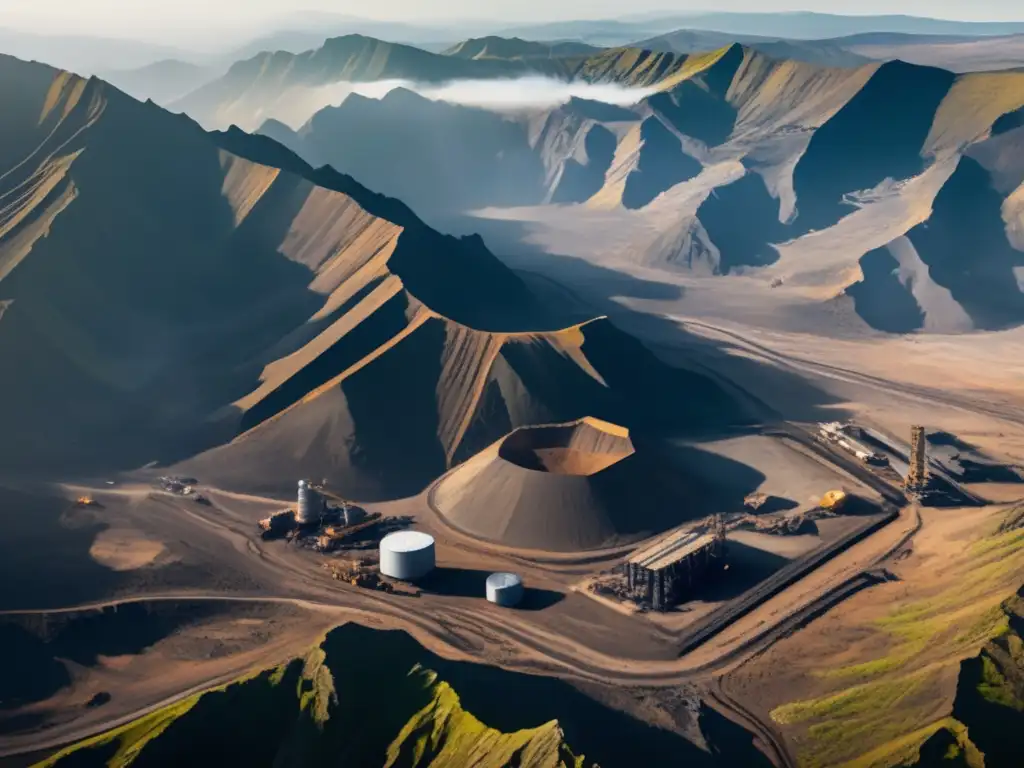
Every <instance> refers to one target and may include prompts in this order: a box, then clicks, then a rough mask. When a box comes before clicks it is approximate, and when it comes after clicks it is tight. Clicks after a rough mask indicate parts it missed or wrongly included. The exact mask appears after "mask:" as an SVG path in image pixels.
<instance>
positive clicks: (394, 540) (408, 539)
mask: <svg viewBox="0 0 1024 768" xmlns="http://www.w3.org/2000/svg"><path fill="white" fill-rule="evenodd" d="M432 570H434V537H433V536H431V535H430V534H428V533H423V532H422V531H396V532H394V533H389V534H388V535H387V536H385V537H384V538H383V539H381V540H380V572H381V575H383V576H390V577H391V578H392V579H398V580H400V581H416V580H417V579H422V578H423V577H424V576H426V575H427V574H428V573H430V572H431V571H432Z"/></svg>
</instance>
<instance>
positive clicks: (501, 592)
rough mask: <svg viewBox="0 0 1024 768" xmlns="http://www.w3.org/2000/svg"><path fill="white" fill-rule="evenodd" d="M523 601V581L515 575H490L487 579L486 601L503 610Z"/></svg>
mask: <svg viewBox="0 0 1024 768" xmlns="http://www.w3.org/2000/svg"><path fill="white" fill-rule="evenodd" d="M522 599H523V580H522V578H520V577H519V575H518V574H515V573H492V574H491V575H490V576H488V577H487V601H488V602H490V603H494V604H495V605H500V606H503V607H505V608H513V607H515V606H517V605H519V602H520V601H521V600H522Z"/></svg>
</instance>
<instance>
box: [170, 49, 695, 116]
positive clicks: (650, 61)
mask: <svg viewBox="0 0 1024 768" xmlns="http://www.w3.org/2000/svg"><path fill="white" fill-rule="evenodd" d="M471 50H472V47H471V48H470V49H467V51H466V52H467V53H469V52H470V51H471ZM702 62H703V59H702V58H701V57H699V56H698V57H689V56H685V55H680V54H673V53H664V52H662V53H658V52H651V51H644V50H640V49H637V48H617V49H610V50H601V51H598V52H597V53H593V54H589V55H571V56H551V57H534V56H525V57H513V58H499V57H493V56H474V57H463V56H461V55H441V54H434V53H429V52H427V51H424V50H421V49H419V48H413V47H411V46H405V45H397V44H394V43H386V42H383V41H381V40H375V39H373V38H367V37H361V36H358V35H349V36H347V37H342V38H335V39H332V40H328V41H327V42H326V43H325V44H324V46H323V47H322V48H320V49H318V50H316V51H309V52H307V53H304V54H299V55H294V54H288V53H284V52H278V53H272V54H271V53H265V54H260V55H259V56H257V57H255V58H253V59H250V60H248V61H243V62H238V63H237V64H235V65H234V66H232V67H231V69H230V70H229V71H228V73H227V74H226V75H224V76H223V77H222V78H219V79H218V80H215V81H214V82H212V83H209V84H207V85H205V86H203V87H202V88H199V89H198V90H196V91H195V92H193V93H191V94H189V95H188V96H186V97H185V98H183V99H181V100H179V101H177V102H175V103H173V104H172V105H170V108H171V109H172V110H174V111H182V112H185V113H187V114H188V115H190V116H191V117H193V118H194V119H196V120H197V121H199V122H200V123H201V124H202V125H204V126H205V127H208V128H224V127H227V126H228V125H231V124H235V125H238V126H239V127H241V128H243V129H248V130H256V129H257V128H258V127H259V126H260V125H261V124H262V123H263V122H264V121H265V120H267V119H276V120H279V121H284V122H291V123H292V124H296V123H295V121H294V120H293V119H292V118H294V116H295V115H296V114H298V115H300V116H301V119H299V120H298V121H297V124H301V123H302V122H304V121H305V120H306V119H308V118H309V117H310V116H312V114H313V113H314V112H316V110H317V109H319V108H321V107H323V106H324V105H327V104H337V103H338V102H340V101H341V100H342V98H344V96H345V95H346V93H347V90H346V89H347V88H348V85H347V84H351V83H372V82H382V81H383V82H391V83H392V84H394V83H395V82H403V83H427V84H429V83H434V84H438V83H444V82H449V81H453V80H487V79H495V78H505V79H507V78H514V77H519V76H525V75H535V76H543V77H550V78H555V79H558V80H576V81H581V82H586V83H611V84H616V85H622V86H634V87H648V86H659V87H661V86H662V85H668V84H671V83H672V82H675V81H676V80H678V79H680V78H682V77H685V76H686V73H687V72H688V71H689V69H691V68H694V67H696V68H698V69H699V68H700V67H702V66H703V63H702Z"/></svg>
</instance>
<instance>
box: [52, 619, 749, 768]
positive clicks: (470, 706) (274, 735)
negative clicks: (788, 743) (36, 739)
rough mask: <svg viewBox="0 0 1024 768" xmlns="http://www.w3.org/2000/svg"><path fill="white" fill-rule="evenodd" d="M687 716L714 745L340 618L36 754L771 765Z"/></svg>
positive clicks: (102, 761) (725, 728) (62, 760)
mask: <svg viewBox="0 0 1024 768" xmlns="http://www.w3.org/2000/svg"><path fill="white" fill-rule="evenodd" d="M692 717H693V719H694V720H695V721H696V730H697V733H698V736H700V737H701V738H702V739H703V740H705V741H706V742H708V743H709V744H711V745H712V746H713V751H712V752H709V751H705V750H704V749H702V748H700V747H698V746H696V745H694V744H693V743H691V742H690V741H687V740H686V739H685V738H683V737H682V736H680V735H678V734H677V733H674V732H671V731H668V730H664V729H662V728H659V727H655V726H652V725H647V724H646V723H643V722H641V721H640V720H636V719H634V718H632V717H630V716H629V715H626V714H623V713H621V712H618V711H616V710H613V709H610V708H608V707H606V706H604V705H602V704H599V703H598V702H596V701H595V700H593V699H591V698H588V697H587V696H585V695H584V694H582V693H580V692H579V691H577V690H576V689H575V688H573V687H572V686H570V685H568V684H566V683H564V682H562V681H559V680H555V679H553V678H542V677H536V676H533V675H522V674H514V673H510V672H504V671H502V670H500V669H497V668H492V667H483V666H480V665H477V664H466V663H462V662H450V661H447V660H445V659H442V658H440V657H438V656H435V655H434V654H432V653H430V652H428V651H426V650H424V649H423V648H422V647H421V646H419V645H418V644H417V643H416V642H415V641H414V640H413V639H412V638H410V637H409V636H408V635H406V634H405V633H402V632H395V631H380V630H371V629H365V628H363V627H360V626H357V625H353V624H347V625H344V626H342V627H339V628H337V629H335V630H332V631H331V632H330V633H329V634H328V635H327V637H326V638H325V639H324V640H323V642H322V643H321V644H320V645H319V646H317V647H315V648H313V649H311V650H310V652H309V653H308V654H307V655H306V657H305V658H303V659H296V660H293V661H291V662H290V663H287V664H284V665H282V666H280V667H278V668H277V669H273V670H266V671H263V672H260V673H258V674H254V675H252V676H250V677H248V678H245V679H243V680H239V681H238V682H235V683H232V684H230V685H228V686H225V687H223V688H220V689H216V690H213V691H209V692H206V693H201V694H198V695H194V696H191V697H189V698H186V699H184V700H182V701H181V702H179V703H177V704H173V705H171V706H169V707H166V708H164V709H160V710H157V711H156V712H154V713H152V714H150V715H147V716H146V717H144V718H142V719H140V720H137V721H133V722H131V723H128V724H126V725H125V726H123V727H121V728H118V729H115V730H113V731H110V732H108V733H106V734H102V735H100V736H98V737H96V738H94V739H90V740H87V741H84V742H81V743H79V744H75V745H72V746H70V747H68V748H66V749H64V750H62V751H61V752H59V753H57V754H56V755H55V756H53V757H52V758H50V759H49V760H47V761H45V762H44V763H41V764H40V765H41V766H46V767H47V768H49V767H50V766H53V767H55V768H65V766H80V767H85V768H91V767H93V766H95V767H96V768H99V766H102V765H107V764H108V761H110V760H111V759H114V760H115V761H116V762H115V763H110V764H116V765H118V766H132V768H144V767H145V766H163V765H184V764H189V763H196V762H197V761H199V762H200V763H201V764H204V765H206V764H216V763H221V762H229V763H237V764H243V765H269V764H275V763H282V762H287V764H289V765H295V766H310V767H314V766H327V765H339V764H341V765H353V766H354V765H381V766H410V767H415V768H427V767H428V766H432V767H433V768H442V767H443V766H464V765H475V766H507V765H519V766H524V767H526V766H531V767H532V766H538V767H540V766H543V767H544V768H583V766H593V765H601V766H604V767H605V768H616V767H617V766H630V765H633V764H634V761H635V755H636V745H637V744H638V743H642V744H643V745H644V754H645V755H646V756H647V757H648V759H651V760H655V761H659V762H671V761H675V760H678V759H680V758H682V759H685V760H686V762H687V764H688V765H694V766H698V768H713V767H714V766H731V765H740V764H742V765H749V766H766V765H768V762H767V760H766V759H765V758H764V756H763V755H762V754H761V753H760V752H759V751H758V750H757V749H756V748H755V747H754V745H753V742H752V739H751V737H750V735H749V734H746V733H745V732H743V731H742V730H741V729H740V728H739V727H738V726H736V725H734V724H733V723H731V721H728V720H725V719H724V718H722V717H721V716H719V715H717V713H715V712H713V711H711V710H709V709H707V708H706V707H704V706H701V705H698V707H697V710H696V712H695V713H693V715H692ZM580 753H582V754H580Z"/></svg>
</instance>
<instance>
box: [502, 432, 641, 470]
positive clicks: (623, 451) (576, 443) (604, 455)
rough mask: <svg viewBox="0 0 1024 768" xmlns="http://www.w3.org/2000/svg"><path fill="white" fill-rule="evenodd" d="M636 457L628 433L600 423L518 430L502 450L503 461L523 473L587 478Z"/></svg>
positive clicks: (505, 441) (503, 445)
mask: <svg viewBox="0 0 1024 768" xmlns="http://www.w3.org/2000/svg"><path fill="white" fill-rule="evenodd" d="M633 453H634V450H633V443H632V441H631V440H630V439H629V433H628V432H627V431H626V430H625V429H623V428H621V427H617V426H615V425H613V424H607V423H605V422H600V421H597V420H596V419H584V420H583V421H580V422H577V423H575V424H559V425H554V426H542V427H526V428H523V429H518V430H516V431H515V432H513V433H512V434H510V435H509V436H508V437H506V438H505V439H504V440H503V441H502V442H501V445H500V447H499V449H498V455H499V456H500V457H501V458H502V459H504V460H505V461H507V462H509V463H510V464H515V465H516V466H519V467H522V468H523V469H530V470H533V471H535V472H549V473H551V474H556V475H584V476H586V475H595V474H597V473H598V472H601V471H602V470H604V469H607V468H608V467H610V466H611V465H613V464H615V463H616V462H619V461H622V460H623V459H625V458H626V457H628V456H631V455H632V454H633Z"/></svg>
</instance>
